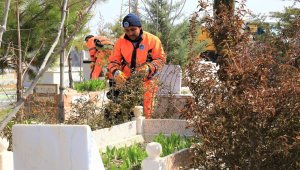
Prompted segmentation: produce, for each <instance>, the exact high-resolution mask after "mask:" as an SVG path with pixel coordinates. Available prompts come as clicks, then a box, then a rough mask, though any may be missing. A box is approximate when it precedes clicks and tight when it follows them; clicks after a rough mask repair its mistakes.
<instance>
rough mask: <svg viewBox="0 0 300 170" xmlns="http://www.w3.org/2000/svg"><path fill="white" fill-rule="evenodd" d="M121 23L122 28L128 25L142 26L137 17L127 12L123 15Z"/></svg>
mask: <svg viewBox="0 0 300 170" xmlns="http://www.w3.org/2000/svg"><path fill="white" fill-rule="evenodd" d="M122 25H123V27H124V28H127V27H130V26H136V27H141V26H142V24H141V22H140V19H139V17H138V16H137V15H135V14H133V13H129V14H128V15H126V16H125V17H124V19H123V22H122Z"/></svg>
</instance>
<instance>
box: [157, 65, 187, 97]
mask: <svg viewBox="0 0 300 170" xmlns="http://www.w3.org/2000/svg"><path fill="white" fill-rule="evenodd" d="M181 81H182V70H181V67H180V66H179V65H165V66H164V67H163V68H162V70H161V71H160V72H159V89H158V94H159V95H161V94H180V91H181Z"/></svg>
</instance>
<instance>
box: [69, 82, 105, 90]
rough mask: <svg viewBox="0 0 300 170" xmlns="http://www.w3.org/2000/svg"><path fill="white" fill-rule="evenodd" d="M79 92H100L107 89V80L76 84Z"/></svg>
mask: <svg viewBox="0 0 300 170" xmlns="http://www.w3.org/2000/svg"><path fill="white" fill-rule="evenodd" d="M74 87H75V90H77V91H80V92H82V91H99V90H103V89H105V88H106V80H88V81H83V82H80V83H75V84H74Z"/></svg>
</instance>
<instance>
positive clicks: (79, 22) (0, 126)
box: [0, 0, 97, 132]
mask: <svg viewBox="0 0 300 170" xmlns="http://www.w3.org/2000/svg"><path fill="white" fill-rule="evenodd" d="M96 1H97V0H92V2H91V3H90V6H89V7H88V8H87V10H86V12H85V13H84V14H82V13H79V15H78V20H77V22H76V29H75V30H74V31H73V32H72V34H71V35H70V36H69V37H68V39H67V40H66V41H65V43H64V44H63V45H62V46H60V48H59V49H58V50H56V51H55V52H53V51H54V48H55V47H56V45H57V43H58V40H59V37H60V34H61V30H62V29H63V25H64V21H65V18H66V12H67V11H66V4H67V0H64V8H63V9H64V11H65V12H64V17H63V18H62V20H61V25H60V27H59V31H58V34H57V37H56V39H55V41H54V43H53V44H52V46H51V48H50V50H49V51H48V53H47V55H46V57H45V59H44V62H43V63H42V65H41V67H40V70H39V72H38V74H37V75H36V77H35V79H34V80H33V82H32V84H31V85H30V87H29V88H28V89H27V90H26V92H25V93H24V95H23V97H22V98H21V99H20V101H18V102H17V103H16V106H15V107H14V108H13V110H12V111H11V112H10V113H9V114H8V115H7V116H6V117H5V119H4V120H2V121H1V124H0V132H2V131H3V129H4V128H5V126H6V125H7V123H8V122H9V121H10V120H11V119H12V118H13V117H15V115H16V113H17V112H18V111H19V109H20V108H21V107H22V106H23V105H24V102H25V100H26V98H27V97H28V95H29V94H30V93H31V92H32V90H33V88H34V87H35V86H36V84H37V82H38V80H39V79H40V77H41V76H42V75H43V74H44V72H45V71H46V70H47V69H48V67H49V66H50V64H51V60H53V58H50V56H51V55H57V54H59V53H60V52H61V50H63V49H64V48H66V46H67V45H68V44H69V42H70V41H71V39H72V38H73V37H74V35H75V34H76V33H77V32H78V31H79V30H80V28H82V27H83V25H82V22H83V19H84V18H85V17H87V15H88V13H89V12H90V10H91V8H92V7H93V5H94V4H95V2H96Z"/></svg>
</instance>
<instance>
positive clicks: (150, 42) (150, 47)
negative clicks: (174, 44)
mask: <svg viewBox="0 0 300 170" xmlns="http://www.w3.org/2000/svg"><path fill="white" fill-rule="evenodd" d="M141 31H142V30H141ZM141 38H142V40H141V42H140V43H139V46H138V47H137V48H136V55H135V56H136V60H135V62H132V56H133V52H134V46H133V43H132V42H131V41H130V40H129V39H127V38H126V36H125V34H123V35H122V36H121V37H120V38H119V39H118V40H117V42H116V43H115V45H114V50H113V52H112V55H111V56H110V57H109V65H108V69H109V72H110V73H114V71H116V70H121V71H123V72H124V73H125V75H126V76H127V77H130V75H131V72H132V71H133V70H132V68H133V67H134V68H138V67H140V66H142V65H144V64H146V63H147V64H148V65H149V67H150V70H151V72H150V74H149V78H151V77H153V76H154V75H155V74H156V73H157V72H158V71H159V70H160V69H161V68H162V66H163V65H164V64H165V63H166V56H165V53H164V50H163V48H162V44H161V41H160V40H159V38H158V37H156V36H155V35H152V34H150V33H148V32H146V31H142V36H141ZM132 63H134V64H135V66H133V67H132V65H131V64H132ZM134 68H133V69H134Z"/></svg>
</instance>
